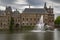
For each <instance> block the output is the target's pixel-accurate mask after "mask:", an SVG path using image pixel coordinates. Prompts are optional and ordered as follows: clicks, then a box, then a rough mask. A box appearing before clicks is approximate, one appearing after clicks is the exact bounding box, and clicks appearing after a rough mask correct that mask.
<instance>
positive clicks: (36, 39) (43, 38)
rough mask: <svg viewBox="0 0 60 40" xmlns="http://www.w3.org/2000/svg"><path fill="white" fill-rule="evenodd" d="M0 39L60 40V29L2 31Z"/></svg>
mask: <svg viewBox="0 0 60 40" xmlns="http://www.w3.org/2000/svg"><path fill="white" fill-rule="evenodd" d="M0 40H60V31H55V32H49V31H46V32H25V33H3V32H0Z"/></svg>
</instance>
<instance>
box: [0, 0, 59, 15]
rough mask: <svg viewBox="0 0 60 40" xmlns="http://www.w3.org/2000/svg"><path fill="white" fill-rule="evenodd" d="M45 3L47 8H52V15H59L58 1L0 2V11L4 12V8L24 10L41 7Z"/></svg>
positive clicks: (19, 0)
mask: <svg viewBox="0 0 60 40" xmlns="http://www.w3.org/2000/svg"><path fill="white" fill-rule="evenodd" d="M45 2H47V6H48V7H49V6H50V5H51V6H52V7H53V8H54V14H58V13H60V0H0V9H1V10H4V9H5V7H6V6H11V7H12V8H13V9H18V10H20V9H24V8H28V5H29V4H30V5H31V7H35V8H38V7H43V5H44V3H45Z"/></svg>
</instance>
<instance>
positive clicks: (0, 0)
mask: <svg viewBox="0 0 60 40" xmlns="http://www.w3.org/2000/svg"><path fill="white" fill-rule="evenodd" d="M15 1H16V0H0V2H1V3H3V4H13V3H14V2H15Z"/></svg>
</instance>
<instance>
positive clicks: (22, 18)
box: [0, 3, 54, 29]
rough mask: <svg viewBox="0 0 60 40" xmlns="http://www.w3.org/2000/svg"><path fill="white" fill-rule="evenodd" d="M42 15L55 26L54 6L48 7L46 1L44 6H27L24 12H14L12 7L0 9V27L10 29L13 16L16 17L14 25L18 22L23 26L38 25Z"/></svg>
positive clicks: (47, 22)
mask: <svg viewBox="0 0 60 40" xmlns="http://www.w3.org/2000/svg"><path fill="white" fill-rule="evenodd" d="M41 15H43V21H44V23H45V24H48V25H51V26H53V27H54V14H53V8H51V7H49V8H47V6H46V3H45V5H44V8H26V9H25V10H24V11H23V12H22V13H19V11H17V10H16V11H14V12H12V9H11V7H10V6H9V7H6V10H5V11H0V29H9V25H10V21H11V17H13V19H14V27H13V28H15V26H16V24H19V27H18V28H20V27H21V26H36V24H37V23H38V22H39V20H40V17H41ZM53 27H52V28H53Z"/></svg>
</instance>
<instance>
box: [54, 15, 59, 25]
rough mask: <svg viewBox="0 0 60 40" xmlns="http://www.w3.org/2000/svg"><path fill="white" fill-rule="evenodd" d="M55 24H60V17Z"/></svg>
mask: <svg viewBox="0 0 60 40" xmlns="http://www.w3.org/2000/svg"><path fill="white" fill-rule="evenodd" d="M55 24H60V16H58V17H57V18H56V20H55Z"/></svg>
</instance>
